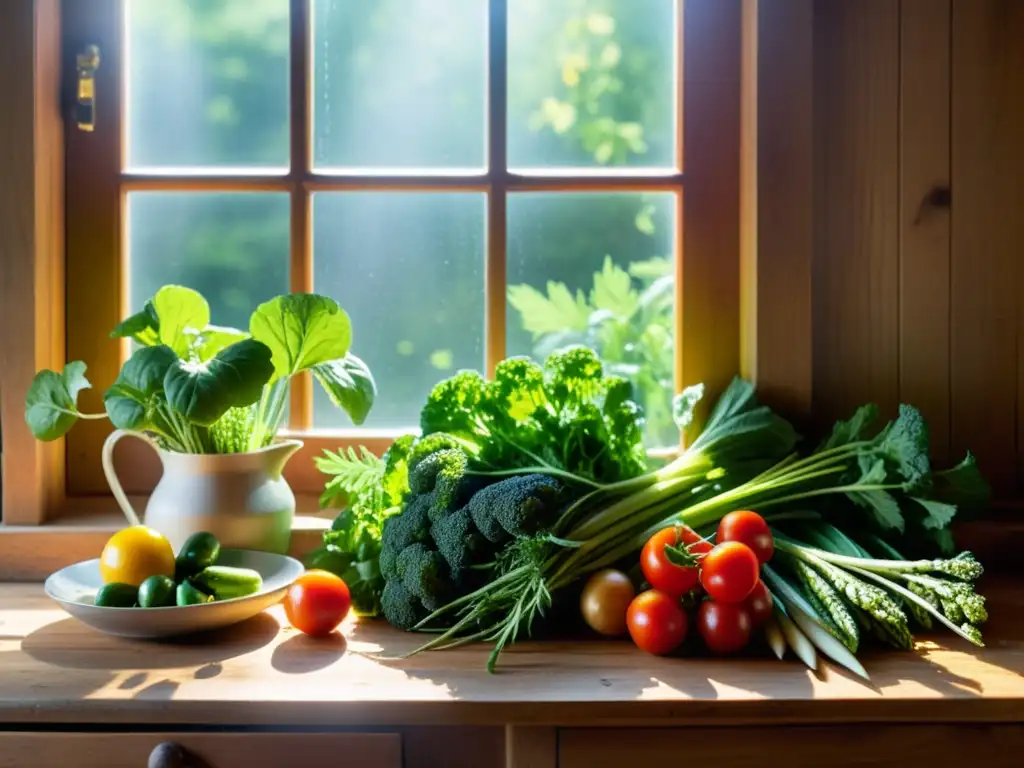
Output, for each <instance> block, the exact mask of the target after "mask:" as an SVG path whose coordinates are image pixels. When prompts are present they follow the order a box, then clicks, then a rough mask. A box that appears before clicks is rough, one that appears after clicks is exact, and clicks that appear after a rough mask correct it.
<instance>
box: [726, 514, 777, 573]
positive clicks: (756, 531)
mask: <svg viewBox="0 0 1024 768" xmlns="http://www.w3.org/2000/svg"><path fill="white" fill-rule="evenodd" d="M723 541H738V542H740V543H741V544H746V545H747V546H748V547H750V548H751V549H752V550H754V554H755V555H757V560H758V562H759V563H762V564H764V563H767V562H768V561H769V560H771V559H772V555H773V554H774V552H775V539H774V538H772V531H771V528H769V527H768V523H766V522H765V520H764V518H763V517H761V516H760V515H759V514H757V512H751V511H750V510H746V509H743V510H738V511H736V512H730V513H729V514H727V515H726V516H725V517H723V518H722V519H721V520H720V521H719V523H718V543H719V544H721V543H722V542H723Z"/></svg>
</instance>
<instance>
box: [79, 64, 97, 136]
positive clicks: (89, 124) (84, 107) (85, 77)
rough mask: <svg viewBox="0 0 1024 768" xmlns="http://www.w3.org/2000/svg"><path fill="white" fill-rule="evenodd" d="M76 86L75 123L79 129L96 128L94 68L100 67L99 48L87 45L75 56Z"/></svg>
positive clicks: (88, 129)
mask: <svg viewBox="0 0 1024 768" xmlns="http://www.w3.org/2000/svg"><path fill="white" fill-rule="evenodd" d="M76 68H77V70H78V87H77V88H76V91H75V123H76V124H77V125H78V130H80V131H89V132H90V133H91V132H92V131H95V130H96V70H98V69H99V68H100V48H99V46H98V45H87V46H86V47H85V48H84V49H83V50H82V52H81V53H79V54H78V56H77V57H76Z"/></svg>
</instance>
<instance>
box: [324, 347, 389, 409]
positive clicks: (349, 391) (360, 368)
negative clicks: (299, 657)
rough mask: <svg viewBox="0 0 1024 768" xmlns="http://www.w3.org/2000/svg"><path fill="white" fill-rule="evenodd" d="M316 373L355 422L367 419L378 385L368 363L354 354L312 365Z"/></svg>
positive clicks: (335, 402) (336, 402)
mask: <svg viewBox="0 0 1024 768" xmlns="http://www.w3.org/2000/svg"><path fill="white" fill-rule="evenodd" d="M313 375H314V376H315V377H316V380H317V381H318V382H320V386H322V387H323V388H324V391H325V392H326V393H327V395H328V397H330V398H331V402H332V403H334V404H335V405H336V406H338V407H339V408H341V409H343V410H344V411H345V413H347V414H348V415H349V418H350V419H352V423H354V424H362V423H363V422H364V421H365V420H366V416H367V414H369V413H370V408H371V407H373V401H374V398H376V396H377V385H376V383H375V382H374V380H373V374H371V373H370V369H369V367H368V366H367V365H366V363H364V362H363V361H362V360H360V359H359V358H358V357H356V356H355V355H353V354H347V355H345V357H343V358H341V359H340V360H329V361H328V362H326V363H320V364H319V365H317V366H314V367H313Z"/></svg>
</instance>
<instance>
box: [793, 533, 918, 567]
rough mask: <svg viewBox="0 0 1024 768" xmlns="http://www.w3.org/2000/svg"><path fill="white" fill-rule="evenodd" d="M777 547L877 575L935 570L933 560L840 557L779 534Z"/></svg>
mask: <svg viewBox="0 0 1024 768" xmlns="http://www.w3.org/2000/svg"><path fill="white" fill-rule="evenodd" d="M775 546H776V547H777V548H778V549H780V550H782V551H783V552H789V553H790V554H792V555H796V556H797V557H800V556H802V555H803V554H806V555H809V556H811V557H814V558H817V559H819V560H824V561H825V562H826V563H831V564H832V565H838V566H842V567H846V568H849V567H853V568H862V569H864V570H866V571H874V572H876V573H899V574H901V575H903V574H913V573H929V572H931V571H934V570H935V567H934V563H933V562H932V561H931V560H876V559H874V558H861V557H849V556H848V555H838V554H836V553H834V552H828V551H826V550H823V549H816V548H814V547H805V546H802V545H800V544H797V543H795V542H793V541H790V540H789V539H787V538H784V537H783V536H781V535H778V534H776V536H775Z"/></svg>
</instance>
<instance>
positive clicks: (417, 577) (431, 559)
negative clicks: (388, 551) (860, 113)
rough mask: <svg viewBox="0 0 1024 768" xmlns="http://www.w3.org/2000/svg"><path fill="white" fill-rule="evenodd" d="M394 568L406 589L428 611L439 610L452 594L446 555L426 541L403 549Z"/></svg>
mask: <svg viewBox="0 0 1024 768" xmlns="http://www.w3.org/2000/svg"><path fill="white" fill-rule="evenodd" d="M395 572H396V574H397V576H398V578H400V579H401V580H402V586H404V587H405V590H406V591H407V592H408V593H409V594H410V595H413V596H415V597H416V598H418V599H419V600H420V602H422V603H423V607H424V608H426V609H427V610H428V611H436V610H437V609H438V608H440V607H441V606H442V605H444V603H445V601H446V599H447V597H448V595H450V594H451V583H450V582H449V580H448V575H447V566H446V565H445V562H444V559H443V558H442V557H441V555H440V554H438V553H437V552H435V551H434V550H432V549H428V548H427V546H426V545H424V544H419V543H417V544H411V545H409V546H408V547H406V548H405V549H403V550H402V552H401V554H399V555H398V559H397V560H396V561H395Z"/></svg>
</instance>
